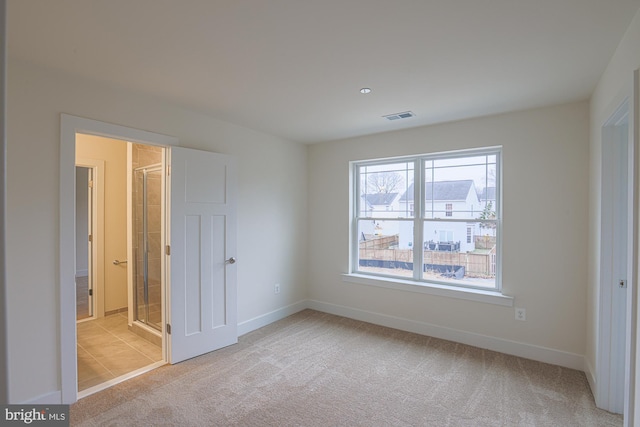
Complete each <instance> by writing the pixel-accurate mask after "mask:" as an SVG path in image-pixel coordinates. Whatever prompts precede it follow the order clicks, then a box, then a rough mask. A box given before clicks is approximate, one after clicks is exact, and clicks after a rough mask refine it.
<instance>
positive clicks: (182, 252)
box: [59, 114, 238, 404]
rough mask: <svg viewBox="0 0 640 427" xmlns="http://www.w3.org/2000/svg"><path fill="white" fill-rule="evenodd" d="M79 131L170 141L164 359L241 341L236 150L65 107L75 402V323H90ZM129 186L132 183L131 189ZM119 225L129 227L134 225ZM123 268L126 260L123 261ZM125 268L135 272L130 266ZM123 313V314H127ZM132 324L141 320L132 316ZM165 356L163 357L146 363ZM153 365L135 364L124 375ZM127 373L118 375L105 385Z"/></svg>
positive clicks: (66, 391) (66, 374)
mask: <svg viewBox="0 0 640 427" xmlns="http://www.w3.org/2000/svg"><path fill="white" fill-rule="evenodd" d="M80 134H83V135H93V136H100V137H105V138H112V139H115V140H120V141H129V142H132V143H141V144H147V145H155V146H161V147H165V150H166V153H165V154H166V156H165V158H166V164H165V171H166V192H163V194H165V193H166V200H165V201H164V202H163V206H165V208H166V212H167V215H166V216H167V221H166V224H165V225H164V226H163V230H166V233H165V234H166V238H167V241H166V243H165V247H162V248H161V249H162V253H163V256H162V258H161V262H162V263H164V264H163V267H162V272H163V273H164V272H165V271H166V272H167V274H166V275H165V276H166V277H165V283H166V291H165V292H162V296H161V298H162V306H163V310H162V312H163V315H164V316H165V317H164V319H163V322H162V337H163V338H164V342H163V359H164V360H167V361H168V362H169V363H172V364H173V363H178V362H181V361H183V360H186V359H189V358H191V357H195V356H198V355H201V354H204V353H207V352H210V351H214V350H217V349H219V348H222V347H225V346H228V345H231V344H234V343H236V342H237V340H238V335H237V326H238V325H237V305H236V302H237V299H236V298H237V284H236V281H237V264H236V256H237V254H236V224H237V222H236V205H237V200H236V197H237V191H236V189H237V164H236V161H235V159H234V158H233V156H230V155H224V154H217V153H212V152H206V151H199V150H193V149H189V148H185V147H178V145H179V144H178V139H177V138H174V137H170V136H166V135H161V134H156V133H153V132H147V131H142V130H139V129H133V128H128V127H124V126H119V125H114V124H109V123H105V122H100V121H96V120H91V119H85V118H82V117H77V116H71V115H68V114H62V115H61V122H60V187H59V191H60V215H59V220H60V231H59V236H60V247H59V254H60V257H59V262H60V267H59V272H60V277H59V284H60V299H59V301H60V310H59V315H60V323H61V328H60V379H61V396H60V397H61V398H60V401H61V403H63V404H71V403H74V402H76V401H77V400H78V397H82V396H83V393H78V390H77V380H78V370H77V353H78V348H77V342H76V326H77V327H78V328H80V327H84V325H85V324H86V323H90V322H84V323H80V324H76V319H75V281H74V274H75V247H76V244H75V243H76V242H75V238H74V234H75V218H74V217H75V215H74V207H75V188H76V183H75V158H76V153H75V152H76V139H77V136H78V135H80ZM130 146H131V145H130ZM131 187H132V183H131V182H129V183H128V185H127V188H131ZM125 216H126V215H125ZM129 218H131V216H129ZM169 218H170V220H169ZM121 228H125V229H127V230H131V228H132V227H121ZM127 241H129V242H131V241H132V236H128V238H127ZM94 244H95V242H94ZM129 247H132V245H129ZM117 257H120V254H118V255H117ZM116 259H117V260H118V261H122V259H120V258H116ZM116 259H114V260H116ZM109 260H111V258H109ZM125 260H126V261H127V263H124V265H125V266H126V265H128V264H129V262H133V254H132V253H127V258H126V259H125ZM130 260H131V261H130ZM111 265H113V264H110V266H111ZM120 267H123V265H122V263H121V265H120ZM126 271H127V272H132V269H131V268H127V269H126ZM127 274H129V275H131V273H127ZM149 291H150V290H149ZM130 298H131V300H128V301H127V304H128V306H127V307H133V295H130ZM95 304H96V302H94V305H95ZM98 308H99V307H98ZM129 312H131V311H130V310H129ZM118 314H119V315H120V316H121V317H122V314H123V313H118ZM127 323H128V324H129V323H131V324H138V323H140V322H133V319H127ZM164 363H165V362H164V361H161V362H158V363H156V364H154V365H150V366H148V367H147V368H148V369H153V368H154V367H156V366H160V365H161V364H164ZM147 368H143V369H142V370H140V369H139V370H137V371H134V372H132V373H130V374H129V375H128V376H127V377H125V378H124V379H127V378H130V377H131V376H133V375H137V374H139V373H142V372H144V369H147ZM124 379H123V378H116V379H115V380H113V381H110V382H108V383H106V385H105V387H108V386H110V385H113V384H115V381H120V380H124ZM96 391H97V390H96Z"/></svg>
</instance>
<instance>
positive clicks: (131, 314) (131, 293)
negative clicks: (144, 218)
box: [127, 142, 169, 360]
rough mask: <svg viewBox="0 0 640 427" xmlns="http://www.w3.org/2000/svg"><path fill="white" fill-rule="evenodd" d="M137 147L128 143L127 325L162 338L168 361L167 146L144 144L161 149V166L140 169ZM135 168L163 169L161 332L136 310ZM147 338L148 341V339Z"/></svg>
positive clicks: (145, 334) (140, 331)
mask: <svg viewBox="0 0 640 427" xmlns="http://www.w3.org/2000/svg"><path fill="white" fill-rule="evenodd" d="M134 145H140V143H137V142H136V143H129V144H128V154H127V157H128V168H127V169H128V173H127V190H128V197H127V205H128V206H127V212H128V214H127V240H128V244H127V256H128V259H130V260H131V262H130V266H131V268H129V272H128V273H129V274H128V283H129V285H128V289H129V290H128V300H129V307H130V308H129V310H128V323H129V329H130V330H132V331H133V332H135V333H137V334H139V335H141V336H146V337H148V336H155V337H157V339H161V340H162V345H161V346H162V355H163V358H164V359H165V360H166V357H167V353H166V342H165V338H166V336H165V335H166V323H167V320H166V307H167V305H166V304H167V301H166V280H167V279H166V278H167V274H168V272H167V268H168V267H167V263H166V257H165V256H164V254H165V248H166V236H167V233H168V226H167V215H168V207H167V200H168V199H167V187H168V186H167V176H168V166H167V164H168V156H169V153H168V150H167V149H166V147H164V146H161V145H152V144H141V145H152V146H155V147H159V148H162V155H161V162H160V163H154V164H152V165H146V166H141V167H133V166H134V165H133V151H134ZM135 169H147V170H151V169H160V170H161V174H160V176H161V201H160V206H161V215H160V217H161V239H160V240H161V241H160V247H161V253H162V256H161V257H160V264H161V272H160V274H161V279H160V280H161V284H160V289H161V291H160V294H161V320H160V324H159V326H160V329H159V330H158V329H156V328H153V327H151V326H149V325H147V324H145V323H143V322H141V321H138V320H137V318H136V311H137V307H136V305H135V304H136V295H135V280H136V277H135V275H136V267H135V264H136V254H135V248H134V240H133V239H134V233H135V223H134V222H135V218H134V213H135V206H134V200H133V197H134V194H133V192H134V185H135ZM147 339H148V338H147Z"/></svg>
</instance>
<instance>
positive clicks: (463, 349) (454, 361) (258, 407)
mask: <svg viewBox="0 0 640 427" xmlns="http://www.w3.org/2000/svg"><path fill="white" fill-rule="evenodd" d="M71 424H72V425H85V426H456V427H457V426H554V427H555V426H563V427H564V426H620V425H622V417H621V416H619V415H613V414H610V413H608V412H606V411H602V410H599V409H597V408H596V407H595V404H594V401H593V396H592V395H591V392H590V390H589V385H588V383H587V380H586V378H585V375H584V373H582V372H579V371H575V370H571V369H566V368H561V367H558V366H553V365H548V364H544V363H540V362H534V361H531V360H526V359H522V358H518V357H513V356H507V355H504V354H501V353H496V352H493V351H488V350H482V349H479V348H475V347H470V346H466V345H462V344H456V343H453V342H449V341H444V340H440V339H436V338H430V337H426V336H421V335H416V334H412V333H408V332H402V331H397V330H394V329H389V328H384V327H380V326H375V325H371V324H368V323H364V322H359V321H355V320H351V319H346V318H342V317H337V316H332V315H329V314H325V313H320V312H317V311H312V310H305V311H302V312H300V313H297V314H295V315H293V316H290V317H288V318H286V319H283V320H281V321H279V322H276V323H273V324H271V325H269V326H266V327H264V328H262V329H259V330H257V331H254V332H251V333H249V334H246V335H244V336H242V337H240V340H239V343H238V344H236V345H234V346H231V347H227V348H225V349H222V350H218V351H215V352H212V353H209V354H206V355H203V356H200V357H197V358H194V359H191V360H188V361H185V362H183V363H180V364H177V365H173V366H166V367H162V368H159V369H156V370H155V371H152V372H150V373H148V374H145V375H142V376H140V377H137V378H134V379H132V380H129V381H127V382H125V383H122V384H119V385H117V386H114V387H112V388H110V389H107V390H104V391H102V392H100V393H97V394H94V395H91V396H88V397H86V398H84V399H82V400H80V401H79V402H77V403H76V404H74V405H72V407H71Z"/></svg>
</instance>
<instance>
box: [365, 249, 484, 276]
mask: <svg viewBox="0 0 640 427" xmlns="http://www.w3.org/2000/svg"><path fill="white" fill-rule="evenodd" d="M362 243H364V242H361V243H360V259H361V260H375V261H393V262H398V263H413V250H412V249H369V248H364V247H363V246H362ZM423 263H424V264H427V265H451V266H454V265H456V266H463V267H464V268H465V276H467V277H480V278H490V277H495V274H496V273H495V271H496V267H495V248H494V249H493V250H492V251H491V252H490V253H488V254H475V253H466V252H464V253H463V252H439V251H424V259H423Z"/></svg>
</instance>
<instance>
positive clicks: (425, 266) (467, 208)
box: [351, 148, 501, 290]
mask: <svg viewBox="0 0 640 427" xmlns="http://www.w3.org/2000/svg"><path fill="white" fill-rule="evenodd" d="M500 162H501V149H500V148H486V149H480V150H465V151H458V152H447V153H434V154H425V155H420V156H414V157H404V158H394V159H379V160H370V161H360V162H353V163H352V169H353V173H354V180H353V182H354V187H353V188H352V192H353V193H352V194H353V195H354V204H353V206H354V208H353V212H352V223H351V231H352V236H353V237H352V239H351V241H352V248H351V249H352V267H351V271H352V272H353V273H358V274H366V275H372V276H383V277H391V278H394V277H395V278H398V279H403V280H410V281H413V282H415V284H417V285H420V284H426V283H436V284H444V285H450V286H456V287H468V288H477V289H494V290H495V289H498V290H499V289H500V280H499V278H500V268H499V262H500V239H499V237H500V232H501V231H500V223H501V218H500V207H501V200H500V184H501V180H500V171H501V163H500ZM381 204H384V205H385V206H386V207H387V209H386V210H376V209H373V206H375V205H381ZM465 237H466V238H465Z"/></svg>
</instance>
